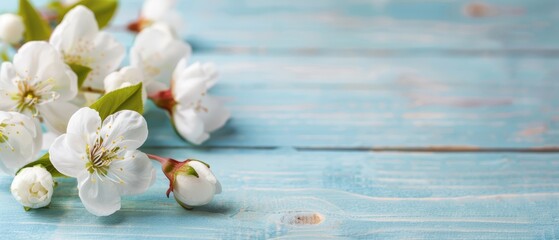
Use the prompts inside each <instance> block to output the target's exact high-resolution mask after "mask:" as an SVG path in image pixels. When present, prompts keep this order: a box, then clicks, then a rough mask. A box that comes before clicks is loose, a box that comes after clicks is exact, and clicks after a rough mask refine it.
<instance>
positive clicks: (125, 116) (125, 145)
mask: <svg viewBox="0 0 559 240" xmlns="http://www.w3.org/2000/svg"><path fill="white" fill-rule="evenodd" d="M147 136H148V127H147V123H146V120H145V119H144V117H143V116H142V115H140V114H139V113H137V112H135V111H130V110H123V111H119V112H117V113H115V114H113V115H110V116H109V117H107V118H106V119H105V121H103V127H101V137H103V138H104V144H105V143H106V144H110V147H107V148H108V149H112V148H114V147H120V148H121V149H123V150H130V151H132V150H136V149H138V148H139V147H141V146H142V144H144V142H145V141H146V139H147Z"/></svg>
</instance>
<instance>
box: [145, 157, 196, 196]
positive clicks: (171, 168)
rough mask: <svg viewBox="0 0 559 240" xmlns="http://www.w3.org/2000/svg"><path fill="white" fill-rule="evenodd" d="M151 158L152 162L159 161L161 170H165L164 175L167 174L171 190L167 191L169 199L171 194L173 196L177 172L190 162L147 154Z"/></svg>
mask: <svg viewBox="0 0 559 240" xmlns="http://www.w3.org/2000/svg"><path fill="white" fill-rule="evenodd" d="M146 155H147V156H148V157H149V158H151V159H152V160H155V161H158V162H159V163H161V170H163V174H165V176H166V177H167V178H168V179H169V189H168V190H167V197H169V194H171V192H172V191H173V183H174V181H175V172H176V171H177V170H178V169H179V168H180V167H181V166H183V165H184V164H186V163H188V162H189V160H186V161H184V162H179V161H177V160H175V159H172V158H166V157H161V156H157V155H155V154H149V153H148V154H146Z"/></svg>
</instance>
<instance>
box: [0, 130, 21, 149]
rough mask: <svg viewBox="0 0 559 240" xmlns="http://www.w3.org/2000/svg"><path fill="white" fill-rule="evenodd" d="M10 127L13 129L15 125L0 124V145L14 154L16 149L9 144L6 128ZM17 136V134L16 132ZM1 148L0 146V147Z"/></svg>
mask: <svg viewBox="0 0 559 240" xmlns="http://www.w3.org/2000/svg"><path fill="white" fill-rule="evenodd" d="M8 126H12V127H14V126H15V124H8V123H1V124H0V144H2V145H5V148H6V149H7V150H10V151H12V152H14V151H15V150H16V149H15V148H14V147H13V146H12V145H11V144H10V142H9V141H8V134H10V133H9V132H8V131H7V129H6V128H7V127H8ZM17 133H18V134H19V132H17ZM0 146H1V145H0ZM1 151H2V147H0V152H1Z"/></svg>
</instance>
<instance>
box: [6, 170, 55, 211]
mask: <svg viewBox="0 0 559 240" xmlns="http://www.w3.org/2000/svg"><path fill="white" fill-rule="evenodd" d="M54 185H55V184H54V180H53V178H52V175H51V174H50V173H49V172H48V171H47V170H46V169H45V168H44V167H42V166H40V165H38V166H34V167H28V168H24V169H22V170H21V171H20V172H19V173H18V174H17V175H16V176H15V178H14V180H13V182H12V186H11V187H10V190H11V192H12V195H13V196H14V198H15V199H16V200H17V201H18V202H19V203H21V205H23V207H24V208H25V209H26V210H27V209H30V208H42V207H45V206H48V205H49V204H50V200H51V198H52V193H53V188H54Z"/></svg>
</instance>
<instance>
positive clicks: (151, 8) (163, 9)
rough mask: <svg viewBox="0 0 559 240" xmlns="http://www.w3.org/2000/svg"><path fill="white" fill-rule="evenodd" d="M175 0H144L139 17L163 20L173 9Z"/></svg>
mask: <svg viewBox="0 0 559 240" xmlns="http://www.w3.org/2000/svg"><path fill="white" fill-rule="evenodd" d="M175 4H176V0H146V1H145V2H144V4H143V6H142V12H141V16H142V17H143V18H146V19H151V20H158V19H161V18H163V17H164V16H165V15H166V14H168V12H169V11H172V10H173V8H174V7H175Z"/></svg>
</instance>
